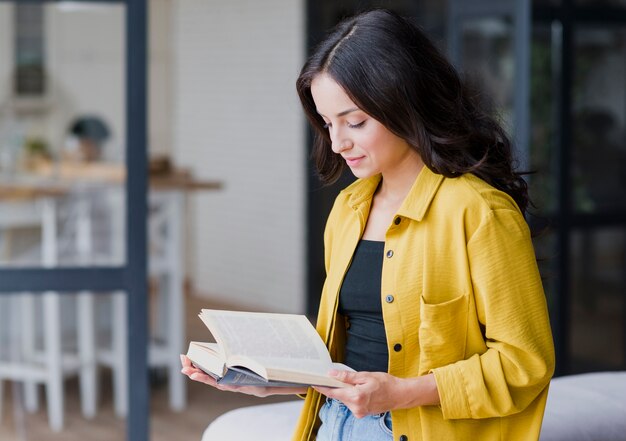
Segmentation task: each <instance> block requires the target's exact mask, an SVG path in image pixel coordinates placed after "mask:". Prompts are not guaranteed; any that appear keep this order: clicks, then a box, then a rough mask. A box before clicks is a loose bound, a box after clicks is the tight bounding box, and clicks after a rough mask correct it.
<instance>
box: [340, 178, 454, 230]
mask: <svg viewBox="0 0 626 441" xmlns="http://www.w3.org/2000/svg"><path fill="white" fill-rule="evenodd" d="M443 179H444V177H443V176H442V175H440V174H437V173H434V172H433V171H431V170H430V169H429V168H428V167H426V166H424V167H423V168H422V170H421V171H420V173H419V174H418V175H417V178H416V179H415V182H414V183H413V186H412V187H411V190H410V191H409V193H408V195H407V196H406V198H405V199H404V202H403V203H402V205H401V206H400V209H399V210H398V215H400V216H404V217H408V218H411V219H415V220H417V221H421V220H422V219H423V218H424V215H425V214H426V211H427V210H428V207H429V206H430V204H431V202H432V200H433V198H434V197H435V194H437V190H438V189H439V186H440V185H441V183H442V182H443ZM380 180H381V175H380V174H378V175H375V176H372V177H369V178H365V179H359V180H358V181H356V182H355V183H354V184H352V185H350V186H349V187H348V188H346V190H344V191H346V192H347V193H348V194H349V199H348V204H349V205H350V207H352V208H353V209H355V210H357V209H358V208H359V207H360V206H361V205H362V204H363V203H364V202H368V203H369V202H370V201H371V200H372V197H373V196H374V192H375V191H376V188H377V187H378V184H379V183H380Z"/></svg>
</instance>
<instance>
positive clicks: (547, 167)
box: [527, 25, 557, 213]
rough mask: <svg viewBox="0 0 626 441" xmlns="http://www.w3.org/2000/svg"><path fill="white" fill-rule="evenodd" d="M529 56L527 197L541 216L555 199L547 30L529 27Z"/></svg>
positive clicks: (552, 209) (552, 208)
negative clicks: (530, 33)
mask: <svg viewBox="0 0 626 441" xmlns="http://www.w3.org/2000/svg"><path fill="white" fill-rule="evenodd" d="M531 44H532V47H531V54H530V63H531V66H530V68H531V77H530V126H531V129H530V143H529V144H530V145H529V149H530V169H531V170H532V171H533V172H534V173H533V174H532V175H530V176H528V177H527V180H528V183H529V191H530V196H531V198H532V200H533V202H534V204H535V206H536V207H537V210H538V211H539V212H541V213H554V212H555V210H556V207H557V195H556V189H557V187H556V185H557V182H556V177H557V173H556V170H555V166H556V161H555V159H556V153H557V152H556V146H555V144H554V140H555V136H554V129H555V127H554V106H555V103H554V100H555V96H554V95H553V85H554V81H553V78H552V67H551V66H552V58H553V56H554V55H553V52H552V38H551V30H550V28H549V27H547V26H540V25H536V26H534V27H533V34H532V43H531Z"/></svg>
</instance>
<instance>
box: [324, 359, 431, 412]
mask: <svg viewBox="0 0 626 441" xmlns="http://www.w3.org/2000/svg"><path fill="white" fill-rule="evenodd" d="M329 374H330V375H331V376H332V377H335V378H336V379H337V380H339V381H343V382H344V383H348V384H350V386H348V387H340V388H331V387H321V386H314V389H315V390H316V391H318V392H320V393H321V394H324V395H326V396H327V397H330V398H334V399H336V400H339V401H341V402H342V403H343V404H345V405H346V406H347V407H348V408H349V409H350V410H351V411H352V414H353V415H354V416H355V417H357V418H362V417H364V416H367V415H374V414H377V413H383V412H387V411H389V410H394V409H407V408H410V407H416V406H425V405H435V404H439V402H440V400H439V393H438V392H437V383H436V382H435V376H434V375H433V374H428V375H425V376H423V377H415V378H399V377H394V376H393V375H390V374H387V373H385V372H349V371H334V370H333V371H330V373H329Z"/></svg>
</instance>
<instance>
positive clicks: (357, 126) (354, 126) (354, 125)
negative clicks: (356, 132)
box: [348, 120, 365, 129]
mask: <svg viewBox="0 0 626 441" xmlns="http://www.w3.org/2000/svg"><path fill="white" fill-rule="evenodd" d="M364 124H365V120H363V121H361V122H360V123H356V124H350V123H348V127H350V128H351V129H359V128H361V127H363V125H364Z"/></svg>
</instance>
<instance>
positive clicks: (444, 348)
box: [419, 295, 469, 375]
mask: <svg viewBox="0 0 626 441" xmlns="http://www.w3.org/2000/svg"><path fill="white" fill-rule="evenodd" d="M468 303H469V300H468V296H467V295H462V296H460V297H457V298H454V299H452V300H448V301H446V302H443V303H436V304H432V303H426V302H425V301H424V298H423V297H421V298H420V320H421V323H420V327H419V344H420V363H419V374H420V375H423V374H426V373H428V371H429V370H430V369H434V368H437V367H441V366H445V365H448V364H450V363H454V362H455V361H458V360H461V359H463V357H464V355H465V344H466V337H467V314H468V311H467V309H468Z"/></svg>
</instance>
